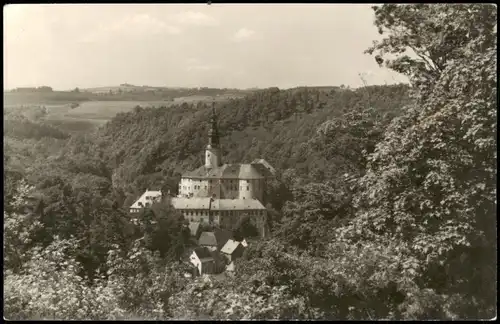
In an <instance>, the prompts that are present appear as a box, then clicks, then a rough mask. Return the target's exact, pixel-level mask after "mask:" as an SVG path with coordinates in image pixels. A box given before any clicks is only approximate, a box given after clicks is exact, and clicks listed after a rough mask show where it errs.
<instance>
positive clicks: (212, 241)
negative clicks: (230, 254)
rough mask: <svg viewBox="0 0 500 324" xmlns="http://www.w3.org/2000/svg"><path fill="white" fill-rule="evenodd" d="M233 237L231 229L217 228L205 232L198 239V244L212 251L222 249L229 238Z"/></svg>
mask: <svg viewBox="0 0 500 324" xmlns="http://www.w3.org/2000/svg"><path fill="white" fill-rule="evenodd" d="M232 237H233V233H232V232H231V231H227V230H222V229H215V230H214V231H213V232H203V233H201V235H200V238H199V239H198V245H199V246H204V247H206V248H208V249H209V250H210V251H220V250H221V249H222V247H223V246H224V245H225V244H226V242H227V241H228V240H230V239H231V238H232Z"/></svg>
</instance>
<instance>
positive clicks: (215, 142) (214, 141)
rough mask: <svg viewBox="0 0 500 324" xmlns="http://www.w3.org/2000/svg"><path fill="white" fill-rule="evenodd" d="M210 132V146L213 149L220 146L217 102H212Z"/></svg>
mask: <svg viewBox="0 0 500 324" xmlns="http://www.w3.org/2000/svg"><path fill="white" fill-rule="evenodd" d="M210 121H211V123H210V130H209V131H208V144H209V145H211V146H212V147H217V146H219V132H218V130H217V115H216V114H215V102H212V117H211V118H210Z"/></svg>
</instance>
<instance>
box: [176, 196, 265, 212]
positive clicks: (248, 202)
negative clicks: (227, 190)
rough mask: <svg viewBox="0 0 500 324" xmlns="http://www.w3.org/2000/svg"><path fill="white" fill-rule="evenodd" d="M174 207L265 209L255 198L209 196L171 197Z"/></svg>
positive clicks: (219, 209)
mask: <svg viewBox="0 0 500 324" xmlns="http://www.w3.org/2000/svg"><path fill="white" fill-rule="evenodd" d="M171 202H172V206H173V207H174V208H175V209H198V210H199V209H201V210H208V209H210V210H216V211H217V210H218V211H221V210H265V209H266V207H264V205H262V203H261V202H260V201H259V200H257V199H211V198H178V197H175V198H172V199H171Z"/></svg>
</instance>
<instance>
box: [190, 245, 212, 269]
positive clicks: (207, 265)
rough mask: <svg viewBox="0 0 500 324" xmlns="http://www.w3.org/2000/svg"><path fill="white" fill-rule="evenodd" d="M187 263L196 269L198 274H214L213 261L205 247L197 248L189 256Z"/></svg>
mask: <svg viewBox="0 0 500 324" xmlns="http://www.w3.org/2000/svg"><path fill="white" fill-rule="evenodd" d="M189 262H191V264H193V265H194V266H195V267H196V268H197V269H198V274H199V275H202V274H213V273H215V272H216V264H215V260H214V258H213V256H212V254H211V253H210V251H209V250H208V249H207V248H205V247H198V248H196V249H194V250H193V252H192V253H191V255H190V256H189Z"/></svg>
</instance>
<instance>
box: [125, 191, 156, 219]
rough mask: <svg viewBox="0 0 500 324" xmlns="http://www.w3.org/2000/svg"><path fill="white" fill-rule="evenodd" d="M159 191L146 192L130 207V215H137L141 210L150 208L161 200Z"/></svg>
mask: <svg viewBox="0 0 500 324" xmlns="http://www.w3.org/2000/svg"><path fill="white" fill-rule="evenodd" d="M161 196H162V194H161V191H150V190H146V192H144V193H143V194H142V196H141V197H140V198H139V199H137V200H136V201H135V202H134V203H133V204H132V206H130V212H131V213H139V212H140V211H141V209H143V208H146V207H149V206H151V205H152V204H153V203H155V202H158V201H160V200H161Z"/></svg>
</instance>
